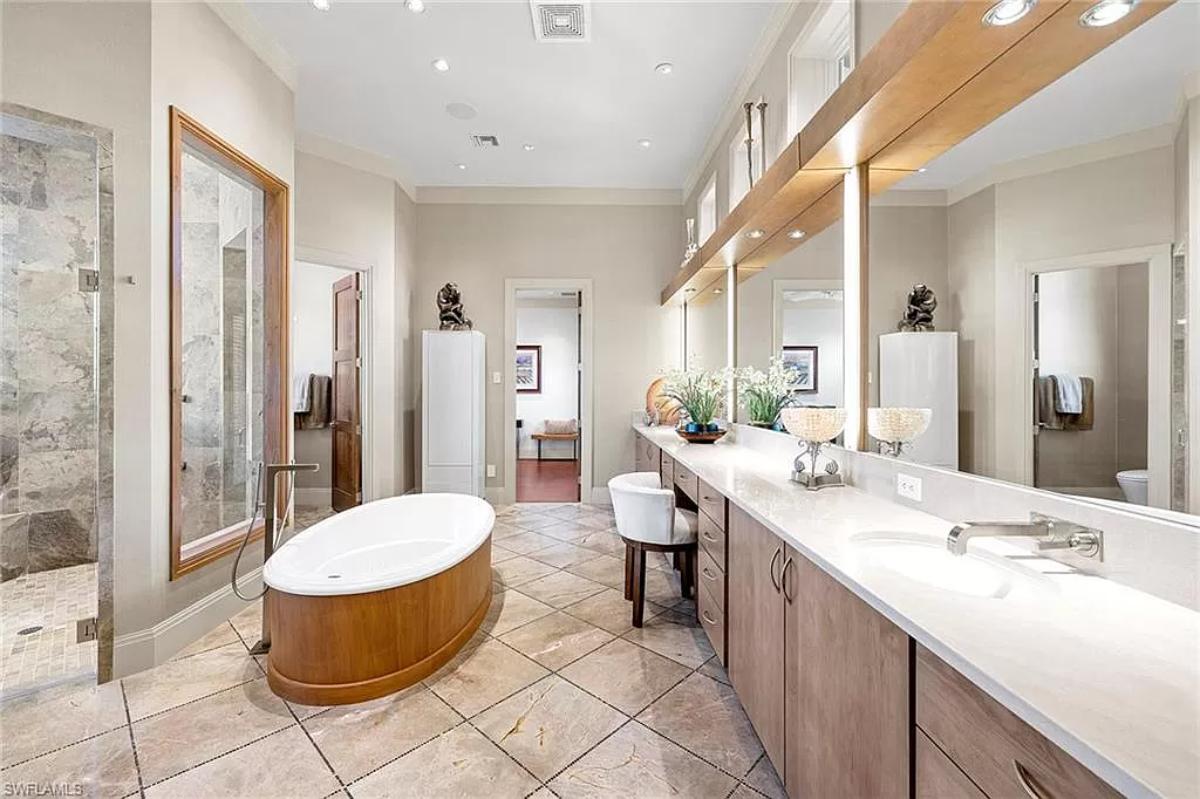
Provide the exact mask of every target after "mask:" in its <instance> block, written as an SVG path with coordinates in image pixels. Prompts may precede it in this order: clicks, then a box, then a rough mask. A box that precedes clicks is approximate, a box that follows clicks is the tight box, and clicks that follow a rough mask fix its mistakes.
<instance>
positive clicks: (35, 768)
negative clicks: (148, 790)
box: [0, 727, 138, 798]
mask: <svg viewBox="0 0 1200 799" xmlns="http://www.w3.org/2000/svg"><path fill="white" fill-rule="evenodd" d="M31 783H32V784H33V785H35V786H40V788H39V790H41V791H43V793H31V794H30V795H31V796H52V795H58V796H87V797H93V796H94V797H106V798H107V797H120V796H127V795H129V794H131V793H136V792H137V789H138V780H137V768H136V766H135V765H134V760H133V746H132V745H131V744H130V743H129V730H128V728H125V727H121V728H119V729H115V730H112V731H110V732H106V733H104V734H103V735H98V736H96V737H95V738H88V739H87V740H86V741H80V742H79V743H76V744H72V745H71V746H68V747H67V748H65V749H59V750H57V751H55V752H50V753H48V754H44V755H41V756H40V757H37V758H34V759H33V760H27V761H25V762H24V763H21V764H19V765H16V766H10V767H9V768H6V769H4V771H2V772H0V786H3V789H4V790H3V793H4V795H5V796H17V795H19V794H16V793H9V792H8V790H7V789H8V788H9V786H12V787H13V788H14V789H15V788H16V787H19V786H25V785H29V784H31ZM55 790H57V791H58V793H57V794H55V793H45V791H55Z"/></svg>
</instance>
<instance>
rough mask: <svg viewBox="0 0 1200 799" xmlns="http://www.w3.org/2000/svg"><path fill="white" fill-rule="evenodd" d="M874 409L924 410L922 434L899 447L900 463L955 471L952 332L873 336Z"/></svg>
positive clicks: (954, 348)
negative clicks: (929, 413) (875, 342)
mask: <svg viewBox="0 0 1200 799" xmlns="http://www.w3.org/2000/svg"><path fill="white" fill-rule="evenodd" d="M879 406H880V407H881V408H929V409H931V410H932V411H933V418H932V419H931V420H930V422H929V429H928V430H926V431H925V435H923V436H921V437H920V438H918V439H917V440H916V441H914V442H913V443H911V444H908V445H905V447H904V454H903V457H904V459H905V460H911V461H915V462H917V463H924V464H927V465H929V466H941V467H944V468H947V469H955V470H957V469H958V333H953V332H937V331H933V332H927V333H887V334H886V335H882V336H880V337H879Z"/></svg>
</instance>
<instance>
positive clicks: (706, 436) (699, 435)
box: [675, 427, 729, 444]
mask: <svg viewBox="0 0 1200 799" xmlns="http://www.w3.org/2000/svg"><path fill="white" fill-rule="evenodd" d="M727 432H729V431H728V430H704V431H696V432H694V433H691V432H688V431H687V430H684V429H683V428H682V427H676V428H675V433H676V434H677V435H678V436H679V437H680V438H682V439H683V440H684V441H686V442H688V443H689V444H712V443H713V442H715V441H717V440H718V439H720V438H721V437H722V436H724V435H725V434H726V433H727Z"/></svg>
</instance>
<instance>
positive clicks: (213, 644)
mask: <svg viewBox="0 0 1200 799" xmlns="http://www.w3.org/2000/svg"><path fill="white" fill-rule="evenodd" d="M241 642H242V639H241V637H240V636H239V635H238V634H237V630H235V629H233V625H232V624H230V623H229V622H227V621H223V622H221V623H220V624H218V625H217V626H216V627H214V628H213V629H212V630H210V631H209V632H208V633H207V634H206V635H204V636H203V637H202V638H200V639H199V640H197V641H194V642H192V643H191V644H190V645H188V646H185V647H184V648H183V649H181V650H179V653H178V654H177V655H175V657H173V658H171V659H172V660H179V659H180V658H186V657H191V656H192V655H195V654H199V653H200V652H207V651H208V650H210V649H219V648H220V647H223V646H226V645H227V644H240V643H241Z"/></svg>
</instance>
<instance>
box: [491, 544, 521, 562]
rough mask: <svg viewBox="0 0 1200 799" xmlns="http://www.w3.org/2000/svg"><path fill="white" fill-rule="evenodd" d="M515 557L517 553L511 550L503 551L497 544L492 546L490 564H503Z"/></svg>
mask: <svg viewBox="0 0 1200 799" xmlns="http://www.w3.org/2000/svg"><path fill="white" fill-rule="evenodd" d="M515 557H517V553H516V552H513V551H512V550H511V549H505V548H504V547H502V546H500V545H499V544H492V564H493V565H494V564H496V563H503V562H504V561H506V560H512V559H513V558H515Z"/></svg>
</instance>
